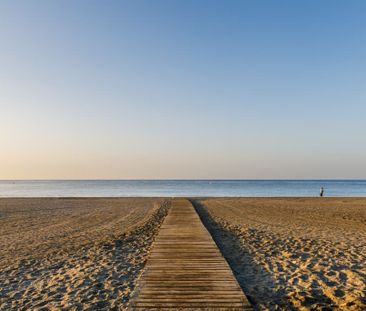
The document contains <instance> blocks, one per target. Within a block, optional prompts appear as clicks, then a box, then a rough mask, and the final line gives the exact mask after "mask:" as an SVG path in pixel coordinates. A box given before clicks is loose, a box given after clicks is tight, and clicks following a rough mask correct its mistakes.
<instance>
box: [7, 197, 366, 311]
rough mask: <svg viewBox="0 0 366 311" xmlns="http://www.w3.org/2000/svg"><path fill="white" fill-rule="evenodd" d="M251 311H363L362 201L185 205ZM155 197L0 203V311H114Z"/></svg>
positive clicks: (133, 271) (164, 203)
mask: <svg viewBox="0 0 366 311" xmlns="http://www.w3.org/2000/svg"><path fill="white" fill-rule="evenodd" d="M192 202H193V203H194V205H195V207H196V209H197V211H198V212H199V215H200V217H201V218H202V220H203V222H204V224H205V225H206V226H207V228H208V229H209V231H210V233H211V234H212V236H213V237H214V239H215V241H216V243H217V244H218V246H219V248H220V250H221V252H222V253H223V255H224V256H225V258H226V260H227V261H228V262H229V264H230V266H231V268H232V269H233V271H234V274H235V276H236V278H237V280H238V281H239V284H240V286H241V287H242V289H243V290H244V292H245V294H246V295H247V296H248V298H249V300H250V301H251V303H252V304H253V306H254V309H255V310H365V308H366V294H365V293H366V266H365V261H366V199H359V198H235V199H234V198H231V199H229V198H220V199H219V198H206V199H195V200H192ZM170 204H171V201H170V200H167V199H164V198H156V199H152V198H93V199H91V198H80V199H76V198H75V199H71V198H62V199H61V198H43V199H0V245H1V257H0V272H1V273H0V284H1V287H0V310H95V309H97V310H121V309H125V308H126V306H128V302H129V299H130V296H131V294H132V292H133V290H134V288H135V285H136V281H137V279H138V277H139V276H140V275H141V273H142V271H143V268H144V265H145V263H146V260H147V258H148V256H149V253H150V251H151V247H152V242H153V240H154V237H155V236H156V235H157V233H158V232H159V227H160V225H161V223H162V221H163V219H164V216H165V215H166V214H167V211H168V209H169V206H170Z"/></svg>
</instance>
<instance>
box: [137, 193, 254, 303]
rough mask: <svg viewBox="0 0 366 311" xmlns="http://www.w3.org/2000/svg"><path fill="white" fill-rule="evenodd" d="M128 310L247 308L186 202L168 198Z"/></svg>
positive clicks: (195, 214) (216, 249)
mask: <svg viewBox="0 0 366 311" xmlns="http://www.w3.org/2000/svg"><path fill="white" fill-rule="evenodd" d="M130 309H131V310H251V306H250V303H249V302H248V300H247V298H246V296H245V295H244V293H243V291H242V290H241V288H240V286H239V285H238V282H237V281H236V279H235V277H234V275H233V273H232V271H231V269H230V267H229V265H228V264H227V262H226V260H225V259H224V258H223V256H222V255H221V253H220V251H219V249H218V248H217V246H216V244H215V242H214V241H213V239H212V237H211V235H210V234H209V232H208V231H207V230H206V228H205V227H204V225H203V224H202V222H201V220H200V219H199V217H198V215H197V213H196V211H195V210H194V208H193V206H192V205H191V203H190V202H189V201H188V200H185V199H175V200H173V204H172V208H171V209H170V211H169V214H168V216H167V217H166V218H165V220H164V223H163V225H162V227H161V229H160V231H159V234H158V236H157V238H156V241H155V243H154V245H153V249H152V252H151V255H150V258H149V260H148V262H147V264H146V267H145V270H144V273H143V274H142V276H141V277H140V279H139V281H138V284H137V287H136V290H135V292H134V294H133V297H132V299H131V302H130Z"/></svg>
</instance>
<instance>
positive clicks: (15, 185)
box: [0, 180, 366, 197]
mask: <svg viewBox="0 0 366 311" xmlns="http://www.w3.org/2000/svg"><path fill="white" fill-rule="evenodd" d="M321 186H322V187H324V188H325V196H366V180H2V181H0V197H131V196H141V197H142V196H147V197H150V196H154V197H157V196H166V197H173V196H189V197H197V196H212V197H223V196H228V197H238V196H243V197H297V196H301V197H313V196H318V195H319V189H320V187H321Z"/></svg>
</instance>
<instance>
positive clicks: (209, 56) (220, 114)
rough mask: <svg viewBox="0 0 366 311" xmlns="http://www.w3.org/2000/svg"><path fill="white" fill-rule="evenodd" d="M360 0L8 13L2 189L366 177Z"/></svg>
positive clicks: (44, 7)
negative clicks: (19, 182) (90, 181)
mask: <svg viewBox="0 0 366 311" xmlns="http://www.w3.org/2000/svg"><path fill="white" fill-rule="evenodd" d="M365 16H366V1H346V0H344V1H337V0H331V1H330V0H329V1H325V0H322V1H319V0H314V1H310V0H306V1H305V0H303V1H293V0H289V1H275V0H272V1H260V0H259V1H254V0H251V1H249V0H248V1H220V2H216V1H201V0H198V1H186V0H184V1H183V0H181V1H168V0H166V1H150V0H149V1H135V0H134V1H90V0H87V1H48V0H47V1H46V0H45V1H39V0H38V1H31V0H24V1H1V3H0V40H1V41H0V42H1V48H0V108H1V109H0V145H1V147H0V148H1V152H0V178H366V18H365Z"/></svg>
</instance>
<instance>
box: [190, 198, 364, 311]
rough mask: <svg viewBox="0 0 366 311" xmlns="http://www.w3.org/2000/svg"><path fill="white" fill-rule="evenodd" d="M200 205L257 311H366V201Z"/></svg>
mask: <svg viewBox="0 0 366 311" xmlns="http://www.w3.org/2000/svg"><path fill="white" fill-rule="evenodd" d="M193 202H194V203H195V205H196V207H197V209H198V211H199V213H200V215H201V217H202V218H203V220H204V223H205V224H206V226H207V227H208V228H209V229H210V232H211V234H212V235H213V236H214V238H215V240H216V242H217V244H218V245H219V247H220V249H221V251H222V252H223V254H224V256H225V257H226V259H227V260H228V261H229V263H230V265H231V267H232V269H233V270H234V273H235V275H236V277H237V279H238V281H239V283H240V285H241V286H242V288H243V289H244V292H245V293H246V294H247V296H248V297H249V299H250V300H251V302H252V303H253V304H254V306H255V309H256V310H268V309H269V310H365V309H366V265H365V262H366V199H364V198H235V199H232V198H220V199H216V198H208V199H201V200H193Z"/></svg>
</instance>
